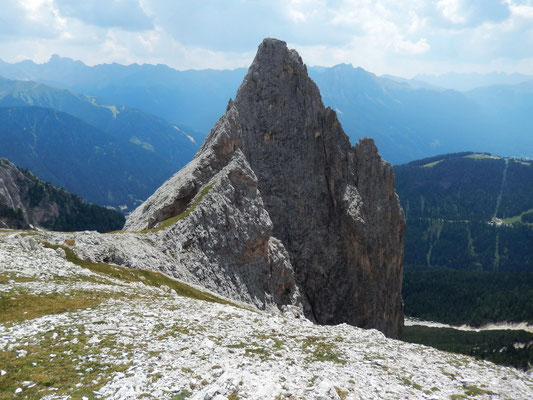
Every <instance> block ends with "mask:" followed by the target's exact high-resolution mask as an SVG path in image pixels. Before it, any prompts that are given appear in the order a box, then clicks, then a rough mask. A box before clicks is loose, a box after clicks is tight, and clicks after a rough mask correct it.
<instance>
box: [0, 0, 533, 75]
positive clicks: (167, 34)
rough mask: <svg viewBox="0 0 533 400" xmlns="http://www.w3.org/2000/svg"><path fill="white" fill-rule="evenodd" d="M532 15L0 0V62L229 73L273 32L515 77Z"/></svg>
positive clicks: (516, 4)
mask: <svg viewBox="0 0 533 400" xmlns="http://www.w3.org/2000/svg"><path fill="white" fill-rule="evenodd" d="M532 21H533V0H433V1H427V0H403V1H401V2H399V1H397V0H225V1H220V0H203V1H201V2H199V1H193V0H179V1H175V0H93V1H79V0H2V14H0V39H1V40H0V58H2V59H4V60H8V61H14V60H20V59H22V58H33V59H37V58H38V59H39V60H42V59H43V58H46V57H49V55H50V54H54V53H58V54H61V55H64V56H68V57H71V58H77V59H81V60H83V61H85V62H87V63H90V64H95V63H99V62H112V61H114V62H120V63H131V62H138V63H163V64H168V65H170V66H173V67H175V68H179V69H185V68H209V67H210V68H234V67H238V66H246V65H248V64H249V62H250V61H251V59H252V57H253V55H254V53H255V51H256V48H257V45H258V44H259V43H260V41H261V40H262V39H263V38H264V37H277V38H279V39H283V40H285V41H287V42H288V43H289V45H290V46H291V47H294V48H297V49H298V50H299V52H300V53H301V54H302V56H303V57H304V60H305V61H306V62H307V63H308V64H310V65H326V66H329V65H334V64H337V63H341V62H347V63H352V64H353V65H357V66H362V67H363V68H366V69H368V70H370V71H372V72H376V73H396V74H399V75H412V74H415V73H418V72H433V73H434V72H445V71H446V70H450V69H453V70H463V71H464V70H465V69H470V70H483V69H486V68H488V66H491V67H492V68H500V69H503V70H507V71H518V72H520V71H521V72H527V69H528V68H530V69H533V54H532V52H531V50H530V49H532V48H533V23H532ZM517 43H520V46H519V45H517ZM443 69H444V70H443Z"/></svg>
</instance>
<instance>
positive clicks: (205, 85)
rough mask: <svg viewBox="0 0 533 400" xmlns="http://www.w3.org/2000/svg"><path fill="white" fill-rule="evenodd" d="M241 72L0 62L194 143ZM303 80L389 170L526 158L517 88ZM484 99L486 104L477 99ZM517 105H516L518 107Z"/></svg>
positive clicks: (361, 78) (527, 117)
mask: <svg viewBox="0 0 533 400" xmlns="http://www.w3.org/2000/svg"><path fill="white" fill-rule="evenodd" d="M245 72H246V71H245V70H244V69H238V70H234V71H228V70H224V71H213V70H204V71H176V70H173V69H171V68H169V67H166V66H163V65H157V66H153V65H135V64H134V65H130V66H123V65H118V64H110V65H98V66H94V67H88V66H86V65H84V64H83V63H80V62H75V61H72V60H70V59H65V58H61V57H57V56H56V57H53V58H52V59H51V60H50V61H49V62H48V63H45V64H34V63H33V62H30V61H25V62H22V63H17V64H7V63H4V64H2V65H0V75H2V74H4V75H5V76H8V77H12V78H18V79H32V80H38V81H41V82H47V83H51V84H53V85H55V86H61V87H65V88H69V89H72V90H76V91H78V92H81V93H87V94H90V95H92V96H96V97H97V98H98V99H99V100H100V101H101V102H103V103H107V104H125V105H128V106H133V107H136V108H139V109H142V110H145V111H148V112H150V113H152V114H154V115H158V116H160V117H162V118H165V119H166V120H168V121H171V122H174V123H176V122H179V123H181V124H183V126H186V127H188V128H189V129H190V130H191V131H194V130H196V131H200V134H199V136H195V135H196V134H194V135H193V136H195V137H202V138H203V137H204V136H205V135H206V134H207V132H208V131H209V129H210V128H211V126H212V125H213V124H214V123H215V122H216V120H217V119H218V117H219V116H220V115H221V114H222V113H223V112H224V107H225V106H226V104H227V100H228V98H230V97H233V96H234V95H235V92H236V90H237V87H238V84H239V82H240V81H241V80H242V78H243V77H244V74H245ZM309 74H310V76H311V78H312V79H313V80H314V81H315V82H316V83H317V85H318V86H319V88H320V90H321V92H322V96H323V100H324V102H325V104H327V105H329V106H330V107H332V108H333V109H336V110H338V111H339V112H338V117H339V120H340V122H341V123H342V124H343V126H344V129H345V131H346V133H347V134H348V136H349V137H350V140H351V142H352V143H355V142H356V141H357V140H358V139H359V138H361V137H362V136H368V135H370V136H373V137H374V138H375V140H376V143H377V145H378V147H379V149H380V152H381V154H382V155H383V156H384V158H385V159H386V160H388V161H390V162H392V163H394V164H399V163H405V162H408V161H412V160H415V159H420V158H424V157H428V156H432V155H438V154H443V153H450V152H459V151H468V150H471V149H474V150H476V151H485V152H491V153H499V154H502V155H505V156H517V157H530V158H531V157H533V153H532V151H533V150H531V149H533V138H532V137H531V135H530V134H529V133H530V132H531V129H532V128H533V122H532V120H531V118H532V117H531V113H529V112H528V110H529V109H530V107H528V106H529V105H530V104H531V103H532V102H533V93H532V92H531V91H529V90H527V89H524V88H525V87H527V85H528V84H527V83H524V84H520V85H515V86H505V88H506V89H505V90H502V88H501V87H500V88H496V87H492V88H485V89H483V90H482V91H480V92H478V91H477V90H476V91H472V92H468V93H461V92H457V91H453V90H443V89H441V88H433V87H431V85H425V84H424V83H423V82H422V83H421V82H416V81H409V80H400V81H398V79H394V78H393V77H392V78H391V77H377V76H375V75H374V74H371V73H369V72H367V71H364V70H363V69H361V68H353V67H352V66H351V65H345V64H341V65H337V66H334V67H331V68H324V67H311V68H309ZM522 85H524V86H522ZM520 93H521V94H520ZM492 98H494V99H495V101H494V102H492V101H491V102H490V103H488V102H487V101H486V100H487V99H492ZM518 98H520V101H524V102H523V103H521V104H522V106H521V105H520V103H519V102H517V100H518ZM499 104H501V105H503V106H502V107H499V106H498V105H499ZM186 130H187V129H186Z"/></svg>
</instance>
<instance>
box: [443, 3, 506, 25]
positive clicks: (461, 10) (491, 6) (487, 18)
mask: <svg viewBox="0 0 533 400" xmlns="http://www.w3.org/2000/svg"><path fill="white" fill-rule="evenodd" d="M437 9H438V10H439V11H440V12H441V13H442V16H443V17H444V18H445V19H446V20H448V21H450V22H451V23H452V24H456V25H467V26H477V25H479V24H482V23H484V22H500V21H503V20H505V19H507V18H508V17H509V15H510V10H509V5H508V4H507V3H506V2H505V1H504V0H438V1H437Z"/></svg>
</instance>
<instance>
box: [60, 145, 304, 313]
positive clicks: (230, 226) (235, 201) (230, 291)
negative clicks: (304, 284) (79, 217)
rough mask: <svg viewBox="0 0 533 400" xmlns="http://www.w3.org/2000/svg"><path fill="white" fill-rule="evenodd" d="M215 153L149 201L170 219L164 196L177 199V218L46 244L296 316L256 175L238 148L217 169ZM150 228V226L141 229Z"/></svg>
mask: <svg viewBox="0 0 533 400" xmlns="http://www.w3.org/2000/svg"><path fill="white" fill-rule="evenodd" d="M213 156H214V153H209V152H207V153H205V154H203V155H199V156H198V157H197V158H196V159H195V160H194V161H193V162H192V163H191V164H189V165H188V166H187V167H185V168H184V170H182V171H181V172H180V173H178V174H177V175H175V176H174V177H173V179H172V181H173V183H174V184H173V185H170V184H169V182H167V183H166V184H165V185H163V186H162V187H161V188H160V189H159V190H158V192H157V193H158V194H157V198H158V202H154V204H156V205H158V206H159V208H158V209H157V212H158V213H157V214H156V215H159V216H160V218H166V217H168V216H169V215H171V212H170V211H168V209H171V208H172V207H170V205H169V206H168V207H167V209H166V208H165V207H164V206H161V204H164V203H165V198H173V199H175V205H174V207H173V208H172V209H173V210H174V212H175V213H176V215H175V216H173V218H172V219H171V220H167V221H165V222H164V223H163V225H160V226H156V227H154V228H151V229H144V230H142V231H140V227H139V226H137V227H136V228H135V231H134V232H124V233H115V234H111V235H99V234H97V233H95V232H83V233H76V234H74V235H69V236H65V237H63V236H58V235H57V234H54V235H53V236H51V238H50V240H51V241H55V242H56V243H59V244H62V243H63V242H64V240H65V239H70V240H67V242H71V243H75V244H74V250H75V251H76V253H77V254H78V256H80V257H82V258H83V259H89V260H93V261H98V262H106V263H114V264H119V265H123V266H128V267H131V268H136V269H150V270H157V271H161V272H164V273H165V274H167V275H169V276H172V277H174V278H177V279H180V280H183V281H186V282H188V283H190V284H194V285H197V286H201V287H204V288H207V289H209V290H211V291H213V292H216V293H218V294H221V295H223V296H225V297H227V298H231V299H233V300H238V301H241V302H246V303H249V304H252V305H254V306H256V307H257V308H259V309H262V310H269V311H276V312H277V311H278V310H281V311H285V312H289V313H290V314H291V315H295V316H299V315H301V313H302V307H303V305H302V301H301V299H300V294H299V290H298V287H297V285H296V282H295V276H294V271H293V268H292V265H291V263H290V259H289V255H288V253H287V251H286V250H285V248H284V246H283V244H282V243H281V242H280V241H279V240H278V239H276V238H274V237H273V236H272V230H273V226H272V221H271V219H270V217H269V215H268V212H267V211H266V209H265V207H264V204H263V199H262V197H261V195H260V193H259V190H258V186H257V184H258V182H257V178H256V176H255V174H254V172H253V170H252V169H251V168H250V165H249V163H248V161H247V160H246V158H245V157H244V154H243V153H242V152H241V151H240V150H238V149H237V150H235V151H233V152H232V153H231V155H230V157H229V158H228V160H227V163H226V165H224V166H223V167H221V169H220V170H219V171H216V169H215V168H213V167H212V163H213V162H214V161H213V158H212V157H213ZM202 182H205V183H202ZM196 185H198V186H196ZM172 196H174V197H172ZM177 196H183V198H185V199H186V200H181V199H180V198H179V197H177ZM150 201H155V198H152V199H151V200H150ZM147 204H149V203H147ZM149 225H154V224H146V225H145V228H149ZM131 226H132V225H131V224H130V227H131Z"/></svg>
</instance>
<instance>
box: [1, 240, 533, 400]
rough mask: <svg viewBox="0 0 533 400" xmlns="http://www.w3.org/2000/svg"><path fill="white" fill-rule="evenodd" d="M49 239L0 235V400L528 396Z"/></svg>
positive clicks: (519, 383) (426, 356)
mask: <svg viewBox="0 0 533 400" xmlns="http://www.w3.org/2000/svg"><path fill="white" fill-rule="evenodd" d="M54 235H56V236H55V238H56V240H55V243H57V242H58V240H57V238H61V240H63V239H62V237H61V236H60V235H61V234H53V233H37V234H29V232H16V231H0V296H1V298H0V399H13V398H15V399H17V398H20V399H22V398H30V399H37V398H43V399H84V400H85V399H93V398H102V399H174V400H177V399H206V400H208V399H216V400H223V399H228V400H235V399H467V398H475V399H531V398H533V376H532V374H531V371H530V372H529V373H526V372H523V371H519V370H516V369H513V368H509V367H503V366H498V365H495V364H492V363H490V362H485V361H480V360H476V359H473V358H470V357H467V356H462V355H457V354H451V353H446V352H441V351H438V350H435V349H432V348H429V347H425V346H421V345H415V344H408V343H404V342H401V341H397V340H391V339H387V338H385V336H384V335H383V334H382V333H380V332H378V331H376V330H363V329H359V328H355V327H352V326H349V325H346V324H341V325H337V326H318V325H314V324H312V323H311V322H309V321H307V320H305V319H302V318H295V317H293V316H289V315H282V314H268V313H264V312H259V311H256V310H255V309H252V308H251V307H249V306H243V305H237V304H233V303H231V301H227V300H224V299H220V298H217V297H215V296H214V295H213V294H209V293H206V292H202V291H200V290H198V289H197V288H193V287H188V286H186V285H183V284H181V283H178V282H176V281H173V280H171V279H170V278H167V277H165V276H163V275H160V274H156V273H148V272H146V273H141V272H139V271H133V270H128V269H125V268H122V267H118V266H113V265H107V264H94V263H85V264H84V263H83V262H80V261H78V262H75V263H73V262H71V261H72V256H71V255H72V253H71V252H70V251H69V246H72V245H73V243H72V241H73V240H74V239H70V240H71V241H70V242H69V240H68V239H67V240H64V244H62V245H61V246H58V245H57V244H56V245H52V244H51V243H54V240H52V239H54ZM69 257H70V258H69ZM67 259H70V260H71V261H67ZM78 260H79V259H78ZM173 282H174V283H173ZM202 298H203V299H204V300H199V299H202Z"/></svg>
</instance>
